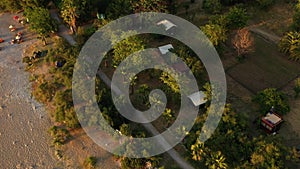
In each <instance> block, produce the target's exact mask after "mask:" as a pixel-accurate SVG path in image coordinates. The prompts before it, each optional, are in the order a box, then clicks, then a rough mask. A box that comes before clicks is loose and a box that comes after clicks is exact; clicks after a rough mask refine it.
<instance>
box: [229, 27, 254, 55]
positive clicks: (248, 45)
mask: <svg viewBox="0 0 300 169" xmlns="http://www.w3.org/2000/svg"><path fill="white" fill-rule="evenodd" d="M232 44H233V46H234V48H235V49H236V51H237V55H238V57H240V56H244V55H245V54H247V53H249V52H251V51H253V44H254V38H253V37H252V35H251V33H250V31H249V30H248V29H247V28H243V29H239V30H238V31H237V33H236V35H235V36H234V38H233V39H232Z"/></svg>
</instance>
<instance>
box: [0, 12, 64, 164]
mask: <svg viewBox="0 0 300 169" xmlns="http://www.w3.org/2000/svg"><path fill="white" fill-rule="evenodd" d="M12 18H13V14H7V13H5V14H1V16H0V25H1V26H0V38H2V39H4V40H5V42H3V43H0V48H1V51H0V146H1V148H0V166H1V168H3V169H14V168H22V169H26V168H43V169H44V168H45V169H47V168H51V169H52V168H59V167H57V166H58V165H59V163H58V160H57V159H55V157H54V154H53V153H54V150H53V149H52V148H51V137H50V135H49V134H48V133H47V130H48V128H49V127H50V119H49V117H48V115H47V113H46V110H45V108H44V106H43V105H41V104H39V103H38V102H36V101H35V100H34V99H33V98H31V94H30V93H31V85H30V83H29V73H28V72H25V70H24V64H23V63H22V52H23V50H24V48H26V47H28V46H29V45H30V44H32V43H33V42H34V41H36V38H35V37H34V36H32V35H30V34H29V33H26V32H25V34H24V36H25V41H24V42H23V43H21V44H13V45H11V44H9V43H8V42H9V41H10V40H11V39H12V38H13V37H14V34H15V33H12V32H10V31H9V29H8V27H9V25H10V24H13V25H15V26H16V27H17V28H18V29H19V31H22V32H23V33H24V31H25V30H23V28H22V25H21V24H19V23H17V22H16V21H14V20H13V19H12ZM17 31H18V30H17Z"/></svg>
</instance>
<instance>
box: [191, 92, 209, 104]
mask: <svg viewBox="0 0 300 169" xmlns="http://www.w3.org/2000/svg"><path fill="white" fill-rule="evenodd" d="M205 97H206V95H205V93H204V92H203V91H198V92H195V93H193V94H191V95H189V96H188V98H189V99H190V100H191V101H192V102H193V104H194V105H195V106H200V105H201V104H204V103H206V102H207V100H206V99H205Z"/></svg>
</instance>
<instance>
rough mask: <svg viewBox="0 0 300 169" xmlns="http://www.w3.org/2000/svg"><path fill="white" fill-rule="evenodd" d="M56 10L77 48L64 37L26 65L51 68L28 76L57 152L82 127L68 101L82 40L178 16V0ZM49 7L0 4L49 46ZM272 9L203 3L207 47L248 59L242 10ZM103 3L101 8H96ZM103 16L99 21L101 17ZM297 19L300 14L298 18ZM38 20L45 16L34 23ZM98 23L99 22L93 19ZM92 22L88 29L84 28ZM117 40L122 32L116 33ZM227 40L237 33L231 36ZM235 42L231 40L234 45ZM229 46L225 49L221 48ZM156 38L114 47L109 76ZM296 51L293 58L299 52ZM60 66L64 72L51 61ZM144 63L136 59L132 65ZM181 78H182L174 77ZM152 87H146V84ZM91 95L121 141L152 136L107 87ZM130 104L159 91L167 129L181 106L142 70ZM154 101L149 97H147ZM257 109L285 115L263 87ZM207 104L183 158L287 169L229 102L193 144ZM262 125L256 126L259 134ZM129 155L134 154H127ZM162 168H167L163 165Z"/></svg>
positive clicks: (279, 98) (140, 163) (201, 78)
mask: <svg viewBox="0 0 300 169" xmlns="http://www.w3.org/2000/svg"><path fill="white" fill-rule="evenodd" d="M53 2H54V4H55V5H56V7H57V8H58V10H59V14H60V16H61V18H62V19H63V20H64V22H65V23H66V24H67V25H69V28H70V30H71V31H72V33H74V34H75V36H76V41H77V45H76V46H70V45H69V44H68V43H67V42H66V41H65V40H63V39H62V38H59V39H56V40H55V42H54V44H55V45H54V46H53V47H51V48H49V50H48V52H47V54H46V55H45V56H43V57H41V58H35V59H31V58H30V57H25V58H24V62H26V63H27V64H28V67H27V68H28V70H29V71H33V68H38V67H42V65H46V66H47V67H48V69H47V72H46V74H38V75H32V77H31V81H32V82H33V95H34V96H35V98H36V99H37V100H38V101H40V102H42V103H44V104H46V105H51V106H50V107H52V108H53V111H51V112H50V115H51V117H52V119H53V120H54V122H55V126H53V127H51V129H50V130H49V132H50V134H51V135H52V136H53V138H54V140H53V143H54V144H55V145H56V146H60V145H63V144H64V143H66V142H67V140H68V139H69V138H71V135H70V133H69V132H70V131H72V130H75V129H78V128H80V124H79V122H78V120H77V117H76V113H75V111H74V107H73V106H74V105H73V101H72V82H71V80H72V73H73V67H74V64H75V61H76V57H77V55H78V54H79V51H80V49H81V46H82V45H83V44H84V42H85V41H86V40H87V39H88V38H89V37H90V36H91V35H92V34H93V33H94V32H95V31H96V30H97V29H98V28H100V27H102V26H103V25H105V24H106V23H107V22H109V21H110V20H113V19H116V18H118V17H120V16H124V15H127V14H131V13H134V12H148V11H156V12H169V13H175V12H176V9H178V8H179V4H177V3H176V1H175V0H168V1H156V0H137V1H131V0H113V1H108V0H83V1H79V0H55V1H53ZM48 3H49V2H48V1H35V0H25V1H15V0H4V1H3V3H2V4H0V8H1V9H2V10H5V11H17V10H20V9H25V15H26V17H28V18H29V21H30V28H31V29H32V30H33V31H35V32H36V33H37V34H38V35H39V36H40V37H41V39H42V40H43V41H44V42H46V38H47V37H49V36H50V37H51V36H53V35H52V33H53V32H55V31H57V25H56V23H55V21H53V19H51V18H50V14H49V11H48V9H47V8H48V7H49V6H48ZM273 3H274V1H273V0H256V1H252V2H248V1H243V0H211V1H210V0H206V1H204V4H203V5H204V9H205V12H206V13H207V14H208V15H209V16H210V17H209V20H208V21H207V22H205V23H203V24H201V25H198V26H199V27H200V29H201V30H202V31H203V32H204V33H205V34H206V35H207V37H208V38H209V39H210V40H211V42H212V44H213V45H214V46H215V47H216V48H217V50H218V51H219V52H220V53H221V52H223V50H224V49H227V50H228V49H231V48H233V49H234V52H233V53H235V54H234V55H235V56H236V57H241V56H242V57H245V56H246V55H247V54H248V53H249V52H250V51H252V49H253V48H252V46H253V43H254V42H253V37H252V36H251V34H250V33H249V30H248V29H247V28H245V26H247V22H248V20H249V18H250V16H249V14H248V12H247V10H246V8H245V7H246V6H247V5H248V6H254V7H255V8H260V9H267V8H268V7H270V6H271V5H272V4H273ZM99 4H101V5H99ZM298 6H299V4H298V5H297V7H296V9H295V10H296V13H295V17H294V23H293V25H294V26H293V27H294V30H293V32H289V33H287V35H285V36H284V37H283V39H282V40H281V43H280V45H279V47H280V49H281V51H282V52H285V53H287V54H289V55H290V57H291V58H292V59H294V60H299V56H300V55H299V51H300V50H299V49H300V43H299V42H300V36H299V34H300V33H299V32H298V31H299V30H298V27H299V26H298V24H299V23H298V22H300V21H298V20H299V16H300V14H298V13H299V11H300V10H299V9H298ZM100 14H104V15H103V16H104V18H101V17H99V16H100ZM298 15H299V16H298ZM39 16H43V17H39ZM96 17H98V18H97V19H95V18H96ZM86 23H89V26H88V27H83V26H82V25H84V24H86ZM114 33H116V34H119V35H120V36H122V34H124V32H114ZM232 34H235V35H236V36H234V38H232V36H230V35H232ZM231 38H232V39H231ZM159 39H160V40H162V41H165V42H172V44H173V45H174V46H175V49H174V50H173V51H172V52H174V53H176V54H178V55H179V56H180V57H181V59H182V60H183V61H185V62H186V64H187V65H188V66H189V68H190V69H191V70H192V72H193V73H194V74H195V76H196V77H197V80H198V81H197V82H198V85H199V86H201V87H200V89H202V90H204V91H206V93H207V95H208V96H210V95H211V91H210V85H209V83H207V79H208V77H207V75H206V74H205V69H204V67H203V65H202V63H201V61H200V60H199V59H197V57H196V56H195V54H194V53H193V51H191V50H190V49H189V48H188V47H186V46H185V45H183V44H181V43H179V42H177V41H175V40H172V39H170V38H166V37H159ZM228 39H229V40H230V42H231V43H230V45H228V43H226V41H227V40H228ZM155 40H157V39H156V38H152V37H149V35H143V36H135V37H131V38H128V39H125V40H123V41H121V42H120V43H118V44H115V46H114V49H113V51H111V52H110V53H108V54H107V56H108V58H106V61H107V63H106V64H108V65H106V66H105V67H107V68H106V71H109V72H113V71H114V68H115V67H117V66H118V64H119V63H120V62H121V61H122V60H123V59H125V58H126V57H127V56H128V55H129V54H131V53H132V52H135V51H138V50H141V49H144V48H147V47H149V46H153V44H154V42H155ZM297 52H298V53H297ZM57 62H59V63H62V64H63V65H62V66H61V67H57V66H55V63H57ZM136 62H137V63H138V62H142V61H141V60H137V61H136ZM178 76H180V74H178ZM153 81H154V82H155V85H153V83H151V84H147V82H153ZM96 84H97V87H96V89H95V90H96V95H97V97H96V98H97V102H98V105H99V108H100V110H101V112H102V115H103V117H104V118H105V120H106V121H107V122H108V123H109V124H110V125H111V126H112V127H113V128H114V129H118V130H119V131H120V132H121V133H122V134H123V135H127V136H133V137H148V136H151V135H150V134H149V133H148V132H147V131H146V130H145V129H144V128H143V127H142V126H141V125H139V124H136V123H132V122H130V121H128V120H127V119H125V118H124V117H122V116H121V115H120V114H119V113H118V111H117V109H116V108H115V107H114V104H113V101H112V99H111V93H110V89H109V88H108V87H107V86H106V85H105V84H104V83H103V82H102V80H101V79H99V78H97V79H96ZM130 85H131V89H132V92H131V99H132V102H133V104H134V105H135V106H136V107H138V108H141V109H143V108H144V109H146V108H149V106H150V102H149V98H148V96H149V93H150V91H151V90H152V89H154V88H160V89H162V90H163V91H164V92H165V93H166V95H167V97H168V101H170V103H168V105H167V109H166V110H165V111H164V113H163V115H162V118H159V119H158V122H157V123H158V124H160V125H158V127H161V128H160V129H162V128H167V127H169V125H171V124H172V123H173V122H174V121H175V120H176V115H177V113H178V110H177V109H178V102H180V100H179V99H180V97H179V95H178V93H179V90H180V89H179V87H178V85H177V84H176V81H175V80H174V78H173V77H172V76H170V75H169V74H167V73H165V72H161V71H153V70H152V71H145V72H142V73H140V74H139V75H137V76H136V77H135V78H134V79H132V81H131V84H130ZM299 86H300V82H299V79H298V80H297V81H295V88H294V90H295V93H296V96H298V95H299V93H300V87H299ZM150 99H151V98H150ZM253 101H254V102H256V103H258V104H259V106H260V110H259V112H260V113H261V115H264V114H265V113H266V112H267V111H268V110H269V109H270V108H271V107H272V106H274V107H275V109H276V110H278V111H279V112H280V113H282V114H286V113H287V112H289V110H290V107H289V105H288V102H287V99H286V96H285V94H284V93H282V92H280V91H277V90H276V89H266V90H263V91H261V92H259V93H258V94H257V95H256V96H255V97H254V99H253ZM209 108H210V107H209V105H208V104H207V105H206V106H204V107H201V108H200V111H199V116H198V117H197V119H196V123H195V125H194V127H193V128H192V130H191V131H190V132H189V133H188V135H187V136H186V138H185V139H184V140H183V141H182V143H181V144H180V145H182V146H183V147H185V152H184V153H183V154H186V155H185V157H186V158H187V159H188V160H189V162H190V163H191V164H192V165H193V166H195V168H205V167H206V168H216V169H222V168H223V169H225V168H236V169H239V168H261V169H271V168H272V169H273V168H284V167H286V161H287V160H290V159H291V158H292V157H291V154H290V149H289V148H288V147H286V146H284V144H283V142H282V140H281V139H280V138H278V137H273V136H266V135H264V134H261V133H257V134H254V135H253V134H250V131H249V127H250V126H249V123H247V120H248V119H247V118H246V117H245V116H244V115H243V114H242V113H240V112H236V111H235V110H234V109H233V108H232V107H231V105H230V104H227V105H226V108H225V111H224V114H223V117H222V119H221V122H220V124H219V126H218V128H217V129H216V131H215V132H214V134H213V136H212V137H211V138H210V139H209V140H208V141H206V142H205V143H202V142H200V141H199V140H198V137H199V134H200V131H201V128H202V126H203V123H204V122H205V119H206V117H207V110H208V109H209ZM97 122H98V119H97V117H95V119H91V123H97ZM258 127H259V126H257V128H258ZM132 153H134V152H132ZM117 158H119V159H120V161H121V166H122V168H124V169H127V168H128V169H129V168H130V169H131V168H144V167H145V166H146V165H149V163H150V164H151V166H152V167H160V166H161V164H162V163H163V160H164V159H163V158H162V156H155V157H151V158H141V159H134V158H127V157H117ZM96 163H97V159H96V158H95V157H92V156H91V157H88V158H87V159H86V160H85V162H84V166H85V167H86V168H94V167H95V165H96ZM165 168H168V166H167V165H165Z"/></svg>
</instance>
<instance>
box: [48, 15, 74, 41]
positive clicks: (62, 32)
mask: <svg viewBox="0 0 300 169" xmlns="http://www.w3.org/2000/svg"><path fill="white" fill-rule="evenodd" d="M50 14H51V17H52V18H53V19H55V20H57V21H58V23H59V26H58V35H59V36H61V37H63V38H65V39H66V40H67V41H68V42H69V43H70V44H71V45H75V44H76V41H75V40H74V38H73V36H72V35H71V34H70V30H69V29H68V28H67V27H66V26H65V25H63V23H62V21H61V19H60V18H59V16H58V14H57V10H56V9H51V10H50Z"/></svg>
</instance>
